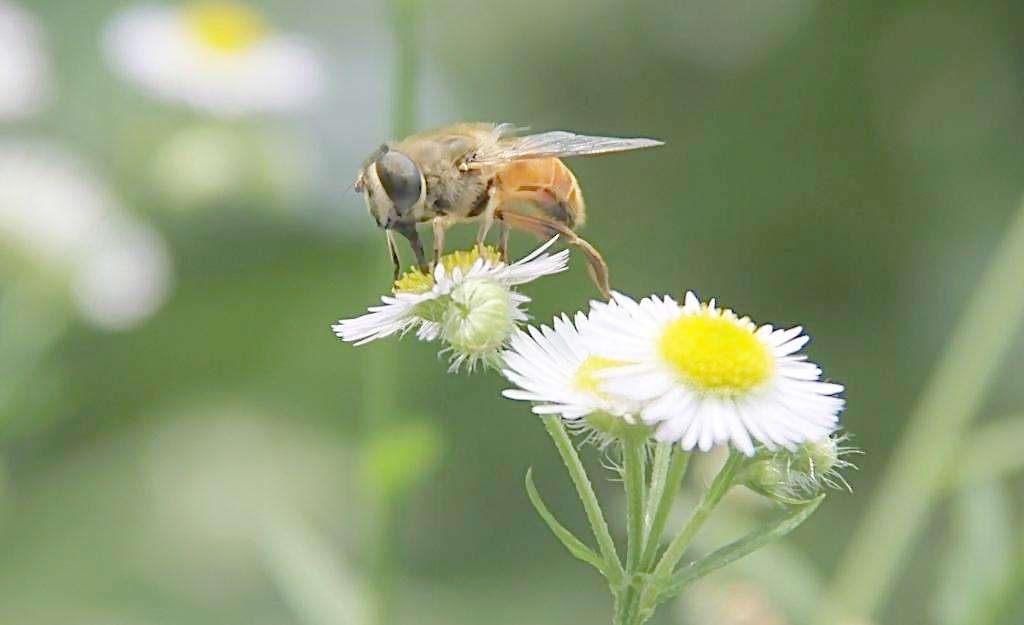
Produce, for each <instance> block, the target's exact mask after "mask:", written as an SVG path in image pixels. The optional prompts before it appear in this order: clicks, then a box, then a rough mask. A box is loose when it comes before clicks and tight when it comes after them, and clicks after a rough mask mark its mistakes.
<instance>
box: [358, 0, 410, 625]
mask: <svg viewBox="0 0 1024 625" xmlns="http://www.w3.org/2000/svg"><path fill="white" fill-rule="evenodd" d="M417 5H418V3H417V2H416V1H415V0H392V6H391V17H392V31H393V34H394V41H395V47H396V54H395V58H396V61H395V66H394V73H393V76H392V80H393V83H392V86H391V90H392V106H393V107H394V109H393V111H392V133H393V134H394V135H395V136H397V137H402V136H405V135H407V134H410V133H411V132H412V129H413V127H414V126H415V124H416V98H415V95H416V93H417V83H416V78H417V74H418V71H417V66H418V61H417V37H416V13H417ZM380 251H381V253H380V254H379V258H380V259H381V260H380V269H379V274H380V275H382V276H391V272H392V267H391V263H390V257H389V256H387V255H386V254H384V253H383V245H382V246H381V250H380ZM373 275H374V276H376V275H378V273H377V272H374V274H373ZM367 359H368V362H367V363H366V374H367V375H366V378H365V380H366V383H365V384H364V386H363V387H364V389H365V394H364V407H363V420H364V423H365V427H366V428H367V430H368V431H373V430H375V429H377V428H380V427H381V426H382V425H383V424H384V423H385V422H386V421H387V420H388V419H393V418H394V416H395V413H396V412H397V408H399V406H398V405H397V401H396V397H397V395H396V393H395V392H394V389H393V388H392V385H393V380H394V379H395V376H396V375H398V371H396V369H397V368H398V366H399V365H398V359H397V358H396V357H395V345H393V344H391V343H388V342H386V341H380V342H379V344H378V345H374V346H373V347H372V348H370V349H368V350H367ZM367 434H369V432H367ZM368 438H369V436H368ZM400 506H401V502H400V501H389V502H383V503H382V504H381V505H380V506H379V507H378V508H377V510H376V514H375V521H374V525H375V535H374V536H373V539H372V542H371V545H370V549H371V550H372V553H371V554H370V555H369V559H370V561H371V562H372V569H373V570H372V574H371V575H372V580H373V596H374V599H375V604H376V605H375V606H374V608H375V609H374V617H375V622H376V623H377V624H378V625H390V623H393V622H394V607H395V605H394V604H395V601H394V600H395V590H396V589H397V588H398V581H397V579H396V578H397V577H398V569H397V559H398V546H399V540H398V539H399V530H400V526H399V523H398V519H399V518H400V517H399V515H398V514H397V511H398V508H400Z"/></svg>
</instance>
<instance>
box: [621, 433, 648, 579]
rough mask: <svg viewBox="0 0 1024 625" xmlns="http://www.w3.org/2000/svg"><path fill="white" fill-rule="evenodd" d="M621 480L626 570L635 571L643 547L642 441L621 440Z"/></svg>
mask: <svg viewBox="0 0 1024 625" xmlns="http://www.w3.org/2000/svg"><path fill="white" fill-rule="evenodd" d="M622 465H623V467H622V469H623V481H624V484H625V487H626V528H627V530H626V538H627V543H626V545H627V546H626V572H627V574H629V575H632V574H634V573H636V572H637V570H638V569H637V564H639V562H640V554H641V553H642V552H643V548H644V481H645V480H644V441H643V440H634V439H633V438H632V437H628V436H627V437H626V438H624V439H623V440H622Z"/></svg>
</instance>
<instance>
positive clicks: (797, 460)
mask: <svg viewBox="0 0 1024 625" xmlns="http://www.w3.org/2000/svg"><path fill="white" fill-rule="evenodd" d="M843 440H844V439H843V438H841V437H829V438H825V439H822V440H820V441H812V442H808V443H804V444H803V445H801V446H800V447H798V448H797V449H796V451H792V452H791V451H788V450H785V449H783V450H779V451H775V452H762V454H760V455H758V456H757V457H755V459H754V460H753V461H752V462H750V463H749V464H748V465H747V466H746V467H745V468H744V469H743V472H742V473H741V474H740V478H739V481H740V483H742V484H744V485H745V486H746V487H747V488H749V489H751V490H753V491H755V492H757V493H760V494H762V495H764V496H765V497H769V498H771V499H774V500H776V501H779V502H781V503H786V504H799V503H804V502H807V501H810V500H811V499H814V498H815V497H817V496H818V495H819V494H820V493H821V492H822V491H824V490H825V489H826V488H846V489H847V490H849V484H847V482H846V480H845V479H844V478H843V476H842V474H841V473H840V471H842V470H843V469H846V468H848V467H852V466H853V465H852V464H851V463H849V462H847V461H846V460H843V456H844V455H849V454H851V453H856V452H857V450H856V449H854V448H852V447H844V446H841V444H840V443H842V442H843Z"/></svg>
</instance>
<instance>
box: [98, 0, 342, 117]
mask: <svg viewBox="0 0 1024 625" xmlns="http://www.w3.org/2000/svg"><path fill="white" fill-rule="evenodd" d="M105 47H106V51H107V55H108V57H109V60H110V63H111V64H112V65H113V67H114V68H115V69H116V70H117V71H118V72H120V73H121V74H122V75H123V76H124V77H125V78H127V79H129V80H131V81H134V82H136V83H138V84H140V85H142V86H143V87H144V88H146V89H148V90H149V91H150V92H151V93H152V95H154V96H155V97H157V98H160V99H163V100H167V101H174V102H183V103H185V104H188V105H190V106H193V107H195V108H198V109H202V110H205V111H207V112H209V113H212V114H215V115H221V116H237V115H245V114H252V113H263V112H282V111H291V110H296V109H300V108H303V107H305V106H307V105H308V104H310V103H311V102H312V101H314V100H315V99H316V98H317V97H318V96H319V95H320V93H321V91H322V90H323V86H324V76H325V72H324V69H323V66H322V62H321V59H320V57H319V55H318V54H317V53H316V52H315V51H314V50H313V49H312V47H311V46H310V45H309V44H308V43H307V42H305V41H304V40H302V39H301V38H298V37H295V36H292V35H284V34H278V33H275V32H274V31H273V30H272V28H271V26H270V24H269V23H268V22H267V20H266V18H265V17H264V16H263V14H261V13H259V12H258V11H257V10H256V9H255V8H252V7H250V6H248V5H246V4H243V3H241V2H235V1H233V0H209V1H199V2H192V3H188V4H186V5H185V6H164V5H142V6H135V7H131V8H128V9H125V10H124V11H122V12H121V13H120V14H118V15H117V16H116V17H115V18H114V19H113V21H112V22H111V23H110V25H109V26H108V28H107V30H106V33H105Z"/></svg>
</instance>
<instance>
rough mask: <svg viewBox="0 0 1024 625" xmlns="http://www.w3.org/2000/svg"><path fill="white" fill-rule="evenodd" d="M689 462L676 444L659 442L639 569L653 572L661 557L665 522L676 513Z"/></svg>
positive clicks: (687, 454)
mask: <svg viewBox="0 0 1024 625" xmlns="http://www.w3.org/2000/svg"><path fill="white" fill-rule="evenodd" d="M689 462H690V454H689V452H685V451H682V450H681V449H679V448H677V447H676V445H674V444H673V443H659V444H658V448H657V450H656V451H655V452H654V468H653V469H652V470H651V491H650V493H649V495H648V498H647V510H646V512H645V518H644V522H645V528H644V552H643V555H642V556H641V557H640V567H639V568H640V570H641V571H647V570H649V569H650V568H651V565H652V564H654V558H655V557H656V556H657V555H658V548H659V547H660V546H661V535H662V534H663V533H664V531H665V523H666V521H668V515H669V512H671V511H672V505H673V504H674V503H675V500H676V495H677V494H678V493H679V486H680V484H682V481H683V477H684V476H685V475H686V467H687V466H688V465H689Z"/></svg>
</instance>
